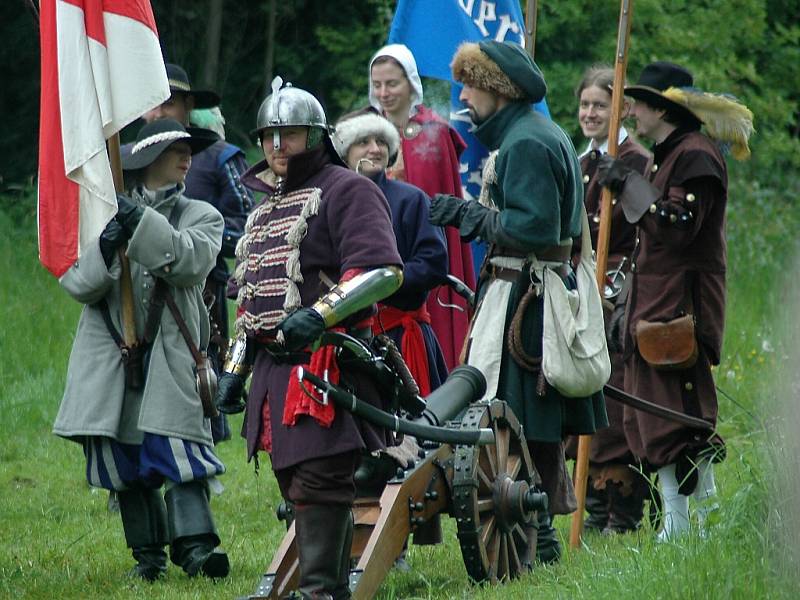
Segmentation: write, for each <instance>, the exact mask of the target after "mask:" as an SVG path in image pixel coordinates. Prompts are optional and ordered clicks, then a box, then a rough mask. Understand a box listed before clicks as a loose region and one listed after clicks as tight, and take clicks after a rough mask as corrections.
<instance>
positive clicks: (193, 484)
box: [164, 481, 230, 578]
mask: <svg viewBox="0 0 800 600" xmlns="http://www.w3.org/2000/svg"><path fill="white" fill-rule="evenodd" d="M164 500H165V501H166V504H167V516H168V521H169V539H170V556H169V557H170V559H171V560H172V562H174V563H175V564H176V565H178V566H180V567H181V568H182V569H183V570H184V571H186V573H187V575H189V576H190V577H194V576H195V575H197V574H198V573H202V574H203V575H205V576H206V577H212V578H217V577H227V575H228V573H229V571H230V564H229V562H228V555H227V554H225V553H224V552H222V551H220V550H216V549H215V548H216V547H217V546H218V545H219V542H220V539H219V536H218V535H217V528H216V527H215V525H214V517H213V516H212V515H211V506H210V505H209V503H208V487H207V485H206V482H204V481H190V482H188V483H179V484H177V485H175V486H173V487H172V488H170V489H169V490H168V491H167V493H166V494H165V495H164Z"/></svg>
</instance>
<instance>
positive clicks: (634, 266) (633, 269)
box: [631, 263, 636, 273]
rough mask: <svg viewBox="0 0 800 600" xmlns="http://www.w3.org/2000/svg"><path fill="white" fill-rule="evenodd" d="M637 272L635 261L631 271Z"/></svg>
mask: <svg viewBox="0 0 800 600" xmlns="http://www.w3.org/2000/svg"><path fill="white" fill-rule="evenodd" d="M635 272H636V263H633V264H632V265H631V273H635Z"/></svg>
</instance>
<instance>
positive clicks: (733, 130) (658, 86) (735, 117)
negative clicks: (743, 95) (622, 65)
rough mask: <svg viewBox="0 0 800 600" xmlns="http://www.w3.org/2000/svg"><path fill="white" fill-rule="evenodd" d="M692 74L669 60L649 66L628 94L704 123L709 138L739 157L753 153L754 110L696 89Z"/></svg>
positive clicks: (724, 97) (687, 118) (628, 89)
mask: <svg viewBox="0 0 800 600" xmlns="http://www.w3.org/2000/svg"><path fill="white" fill-rule="evenodd" d="M693 86H694V78H693V77H692V74H691V73H690V72H689V71H688V70H687V69H685V68H684V67H681V66H680V65H676V64H673V63H670V62H665V61H658V62H654V63H651V64H649V65H647V66H646V67H645V68H644V69H643V70H642V74H641V75H640V76H639V80H638V81H637V82H636V84H634V85H630V86H626V87H625V95H626V96H630V97H631V98H634V99H638V100H642V101H644V102H646V103H647V104H649V105H650V106H652V107H654V108H665V109H671V110H672V111H674V112H676V113H677V114H679V115H681V117H682V118H683V120H684V121H686V122H687V123H692V124H697V125H698V126H700V125H701V124H702V125H703V126H704V127H705V130H706V133H707V134H708V136H709V137H711V138H713V139H715V140H718V141H720V142H724V143H726V144H730V147H731V154H732V155H733V157H734V158H735V159H737V160H744V159H746V158H748V157H749V156H750V148H749V146H748V145H747V141H748V139H749V138H750V135H752V133H753V113H752V112H751V111H750V109H749V108H747V107H746V106H745V105H744V104H742V103H741V102H739V101H738V100H736V99H735V98H733V97H731V96H728V95H724V94H712V93H709V92H704V91H701V90H698V89H696V88H695V87H693Z"/></svg>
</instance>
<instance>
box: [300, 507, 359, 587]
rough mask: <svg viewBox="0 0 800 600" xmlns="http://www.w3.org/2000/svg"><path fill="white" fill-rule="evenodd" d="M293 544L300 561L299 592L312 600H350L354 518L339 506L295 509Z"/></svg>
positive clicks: (347, 510) (349, 512) (348, 508)
mask: <svg viewBox="0 0 800 600" xmlns="http://www.w3.org/2000/svg"><path fill="white" fill-rule="evenodd" d="M294 526H295V540H296V544H297V555H298V558H299V561H300V583H299V585H298V590H297V591H298V592H300V596H301V597H302V598H308V599H311V598H313V599H314V600H322V599H323V598H324V599H331V600H346V599H348V598H350V586H349V578H350V546H351V544H352V540H353V515H352V512H351V511H350V507H349V506H346V505H342V504H333V505H327V504H304V505H302V506H300V505H296V506H295V514H294Z"/></svg>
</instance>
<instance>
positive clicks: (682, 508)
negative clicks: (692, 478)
mask: <svg viewBox="0 0 800 600" xmlns="http://www.w3.org/2000/svg"><path fill="white" fill-rule="evenodd" d="M658 479H659V481H660V482H661V502H662V503H663V515H664V527H663V529H662V530H661V532H660V533H659V534H658V538H657V539H658V541H659V542H666V541H669V540H674V539H675V538H676V537H678V536H679V535H680V534H682V533H683V532H684V531H686V530H687V529H689V497H688V496H684V495H683V494H680V493H679V492H678V480H677V478H676V477H675V465H674V464H672V465H667V466H665V467H661V468H660V469H659V470H658Z"/></svg>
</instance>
